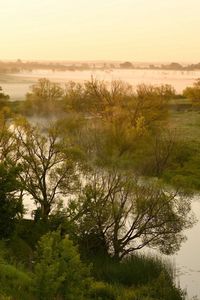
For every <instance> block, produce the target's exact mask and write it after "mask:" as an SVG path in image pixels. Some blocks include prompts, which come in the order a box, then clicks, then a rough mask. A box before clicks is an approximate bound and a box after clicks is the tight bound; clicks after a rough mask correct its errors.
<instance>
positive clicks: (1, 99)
mask: <svg viewBox="0 0 200 300" xmlns="http://www.w3.org/2000/svg"><path fill="white" fill-rule="evenodd" d="M9 99H10V97H9V95H6V94H4V92H3V89H2V87H1V86H0V108H2V107H3V106H5V105H6V104H7V102H8V100H9Z"/></svg>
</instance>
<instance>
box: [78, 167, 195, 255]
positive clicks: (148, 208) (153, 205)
mask: <svg viewBox="0 0 200 300" xmlns="http://www.w3.org/2000/svg"><path fill="white" fill-rule="evenodd" d="M75 210H77V212H78V213H79V215H78V218H77V220H76V225H77V235H78V236H79V238H80V244H81V247H85V248H86V250H87V247H88V246H89V251H90V250H91V249H92V247H93V248H94V249H95V245H94V244H93V241H94V243H95V241H97V242H98V243H96V245H97V248H96V249H97V251H98V249H100V246H101V249H102V250H104V252H107V253H108V254H110V255H111V256H112V257H114V258H116V259H122V258H123V257H124V256H126V255H128V254H129V253H132V252H133V251H135V250H139V249H142V248H143V247H144V246H149V247H157V248H158V249H159V250H160V251H161V252H163V253H165V254H170V253H174V252H176V251H177V250H178V249H179V247H180V244H181V242H182V241H183V240H184V239H185V236H184V235H183V233H182V231H183V229H185V228H189V227H191V226H192V224H193V218H192V216H191V215H190V201H189V200H188V199H186V198H185V197H181V196H180V195H179V196H178V194H177V192H172V191H170V190H169V189H168V190H167V189H166V188H164V187H163V186H162V185H161V184H160V183H159V182H145V181H143V182H142V181H141V180H139V181H138V179H133V178H132V175H131V174H120V173H119V172H115V171H109V172H103V171H97V172H94V173H93V175H92V176H91V178H90V179H89V180H88V181H87V184H86V186H85V188H84V190H83V193H82V195H81V196H80V198H79V202H78V203H77V207H76V209H75ZM90 237H92V238H90ZM94 237H95V238H94ZM88 241H89V242H90V244H89V245H88ZM94 253H95V252H93V255H94Z"/></svg>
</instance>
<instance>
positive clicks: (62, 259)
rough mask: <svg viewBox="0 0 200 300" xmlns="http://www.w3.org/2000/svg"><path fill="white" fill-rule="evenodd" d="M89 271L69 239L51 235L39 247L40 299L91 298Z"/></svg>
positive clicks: (37, 268)
mask: <svg viewBox="0 0 200 300" xmlns="http://www.w3.org/2000/svg"><path fill="white" fill-rule="evenodd" d="M89 284H90V278H89V269H88V268H87V267H86V266H85V265H84V264H83V263H82V262H81V260H80V256H79V254H78V251H77V249H76V248H75V247H74V246H73V244H72V242H71V241H70V240H69V239H68V238H67V237H63V238H62V237H61V235H60V233H59V232H51V233H48V234H46V235H45V236H43V237H42V238H41V240H40V241H39V244H38V249H37V255H36V264H35V287H36V293H37V295H38V299H42V300H45V299H46V300H50V299H57V297H59V299H69V300H76V299H80V300H81V299H85V300H86V299H88V298H85V296H86V295H88V292H89Z"/></svg>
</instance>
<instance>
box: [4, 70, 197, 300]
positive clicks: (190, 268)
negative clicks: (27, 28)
mask: <svg viewBox="0 0 200 300" xmlns="http://www.w3.org/2000/svg"><path fill="white" fill-rule="evenodd" d="M91 76H94V77H95V78H97V79H100V80H106V81H111V80H123V81H126V82H128V83H131V84H132V85H134V86H136V85H137V84H140V83H147V84H156V85H159V84H171V85H172V86H173V87H174V88H175V89H176V91H177V92H178V93H181V92H182V91H183V89H184V88H185V87H186V86H189V85H192V84H193V82H194V81H195V79H197V78H200V71H161V70H110V71H100V70H95V71H66V72H53V71H44V70H39V71H34V72H31V73H26V72H24V73H19V74H13V75H12V76H11V79H12V80H7V81H1V78H0V86H2V88H3V90H4V92H5V93H7V94H9V95H10V97H11V101H12V100H23V99H25V95H26V93H27V92H28V91H29V89H30V86H31V85H32V84H34V83H35V82H37V80H38V78H41V77H46V78H49V79H50V80H52V81H54V82H59V83H61V84H63V85H64V83H66V82H67V81H69V80H73V81H76V82H83V81H84V80H88V79H90V78H91ZM25 206H26V207H27V209H29V210H31V209H32V208H33V204H32V203H31V201H30V199H28V198H27V199H26V201H25ZM192 207H193V211H194V212H195V214H196V216H197V218H200V201H199V200H198V198H197V197H196V198H195V200H194V201H193V205H192ZM186 235H187V238H188V239H187V241H186V242H185V243H184V244H183V245H182V247H181V249H180V251H179V252H178V253H177V254H176V255H174V256H173V257H171V258H170V259H171V260H172V261H173V263H175V265H176V268H177V273H178V277H177V280H178V281H179V282H180V286H181V287H182V288H184V289H187V292H188V295H189V299H191V298H192V297H193V296H195V295H197V296H198V297H199V299H200V285H199V283H200V260H199V248H200V222H198V223H197V224H196V225H195V226H194V227H193V228H192V229H190V230H188V231H187V232H186ZM169 300H170V299H169Z"/></svg>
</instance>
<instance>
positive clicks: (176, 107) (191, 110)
mask: <svg viewBox="0 0 200 300" xmlns="http://www.w3.org/2000/svg"><path fill="white" fill-rule="evenodd" d="M169 107H170V109H169V127H170V128H171V129H176V131H177V136H179V137H180V138H184V139H185V140H196V139H197V138H199V135H200V106H193V105H192V104H191V101H190V100H188V99H174V100H171V102H170V106H169Z"/></svg>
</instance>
